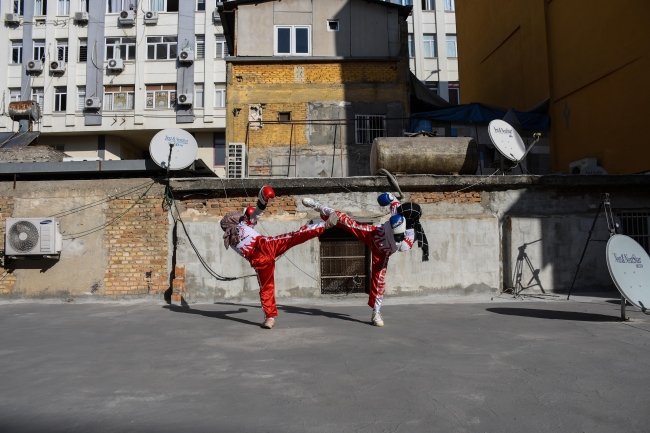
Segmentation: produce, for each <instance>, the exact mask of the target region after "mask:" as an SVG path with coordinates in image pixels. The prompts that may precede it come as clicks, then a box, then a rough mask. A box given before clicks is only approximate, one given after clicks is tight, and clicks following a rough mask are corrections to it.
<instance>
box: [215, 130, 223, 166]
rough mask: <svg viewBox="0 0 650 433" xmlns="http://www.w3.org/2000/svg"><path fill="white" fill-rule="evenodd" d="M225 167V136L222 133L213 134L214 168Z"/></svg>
mask: <svg viewBox="0 0 650 433" xmlns="http://www.w3.org/2000/svg"><path fill="white" fill-rule="evenodd" d="M225 165H226V134H225V133H223V132H215V133H214V166H215V167H224V166H225Z"/></svg>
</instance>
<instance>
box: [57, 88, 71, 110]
mask: <svg viewBox="0 0 650 433" xmlns="http://www.w3.org/2000/svg"><path fill="white" fill-rule="evenodd" d="M67 99H68V95H67V94H66V88H65V87H55V88H54V111H65V109H66V105H67Z"/></svg>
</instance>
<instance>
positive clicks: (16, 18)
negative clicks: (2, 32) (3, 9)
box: [5, 14, 20, 24]
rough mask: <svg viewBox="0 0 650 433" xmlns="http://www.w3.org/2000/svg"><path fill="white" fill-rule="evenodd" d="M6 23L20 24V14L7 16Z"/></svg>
mask: <svg viewBox="0 0 650 433" xmlns="http://www.w3.org/2000/svg"><path fill="white" fill-rule="evenodd" d="M5 23H7V24H20V14H5Z"/></svg>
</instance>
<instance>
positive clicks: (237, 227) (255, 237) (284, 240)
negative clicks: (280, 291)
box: [221, 186, 338, 329]
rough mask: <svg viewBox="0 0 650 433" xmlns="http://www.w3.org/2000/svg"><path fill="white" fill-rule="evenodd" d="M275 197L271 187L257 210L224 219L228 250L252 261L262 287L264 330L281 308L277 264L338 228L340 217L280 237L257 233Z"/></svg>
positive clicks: (263, 193) (261, 194)
mask: <svg viewBox="0 0 650 433" xmlns="http://www.w3.org/2000/svg"><path fill="white" fill-rule="evenodd" d="M272 198H275V191H273V188H271V187H270V186H264V187H262V189H260V192H259V195H258V197H257V207H252V206H250V207H248V208H246V209H245V210H244V212H243V213H242V212H231V213H229V214H227V215H226V216H224V217H223V218H222V220H221V228H222V229H223V231H224V235H223V240H224V245H225V246H226V249H228V248H229V247H233V248H234V250H235V251H237V252H238V253H239V255H241V256H242V257H243V258H245V259H246V260H248V262H249V263H250V264H251V266H252V267H253V269H255V271H256V273H257V280H258V282H259V284H260V300H261V302H262V308H263V309H264V322H263V323H262V327H263V328H267V329H271V328H273V326H274V325H275V319H274V318H275V317H276V316H277V315H278V308H277V306H276V303H275V279H274V274H275V261H276V259H277V258H278V257H279V256H281V255H282V254H284V253H286V252H287V251H288V250H289V249H290V248H292V247H295V246H296V245H300V244H302V243H304V242H307V241H308V240H310V239H313V238H315V237H318V236H320V235H321V234H323V232H324V231H325V230H326V229H328V228H332V227H334V226H335V225H336V223H337V221H338V217H337V215H336V214H332V215H329V218H327V221H325V222H320V223H318V224H309V225H304V226H302V227H301V228H300V229H298V230H297V231H295V232H291V233H285V234H283V235H278V236H262V235H261V234H259V233H258V232H257V231H255V226H256V225H257V220H258V219H259V217H260V216H262V213H263V212H264V209H266V205H267V203H268V201H269V200H271V199H272Z"/></svg>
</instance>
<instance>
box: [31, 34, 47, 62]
mask: <svg viewBox="0 0 650 433" xmlns="http://www.w3.org/2000/svg"><path fill="white" fill-rule="evenodd" d="M33 45H34V49H33V50H32V51H33V52H32V55H33V58H32V60H43V59H45V39H34V42H33ZM37 54H40V56H38V57H37Z"/></svg>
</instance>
